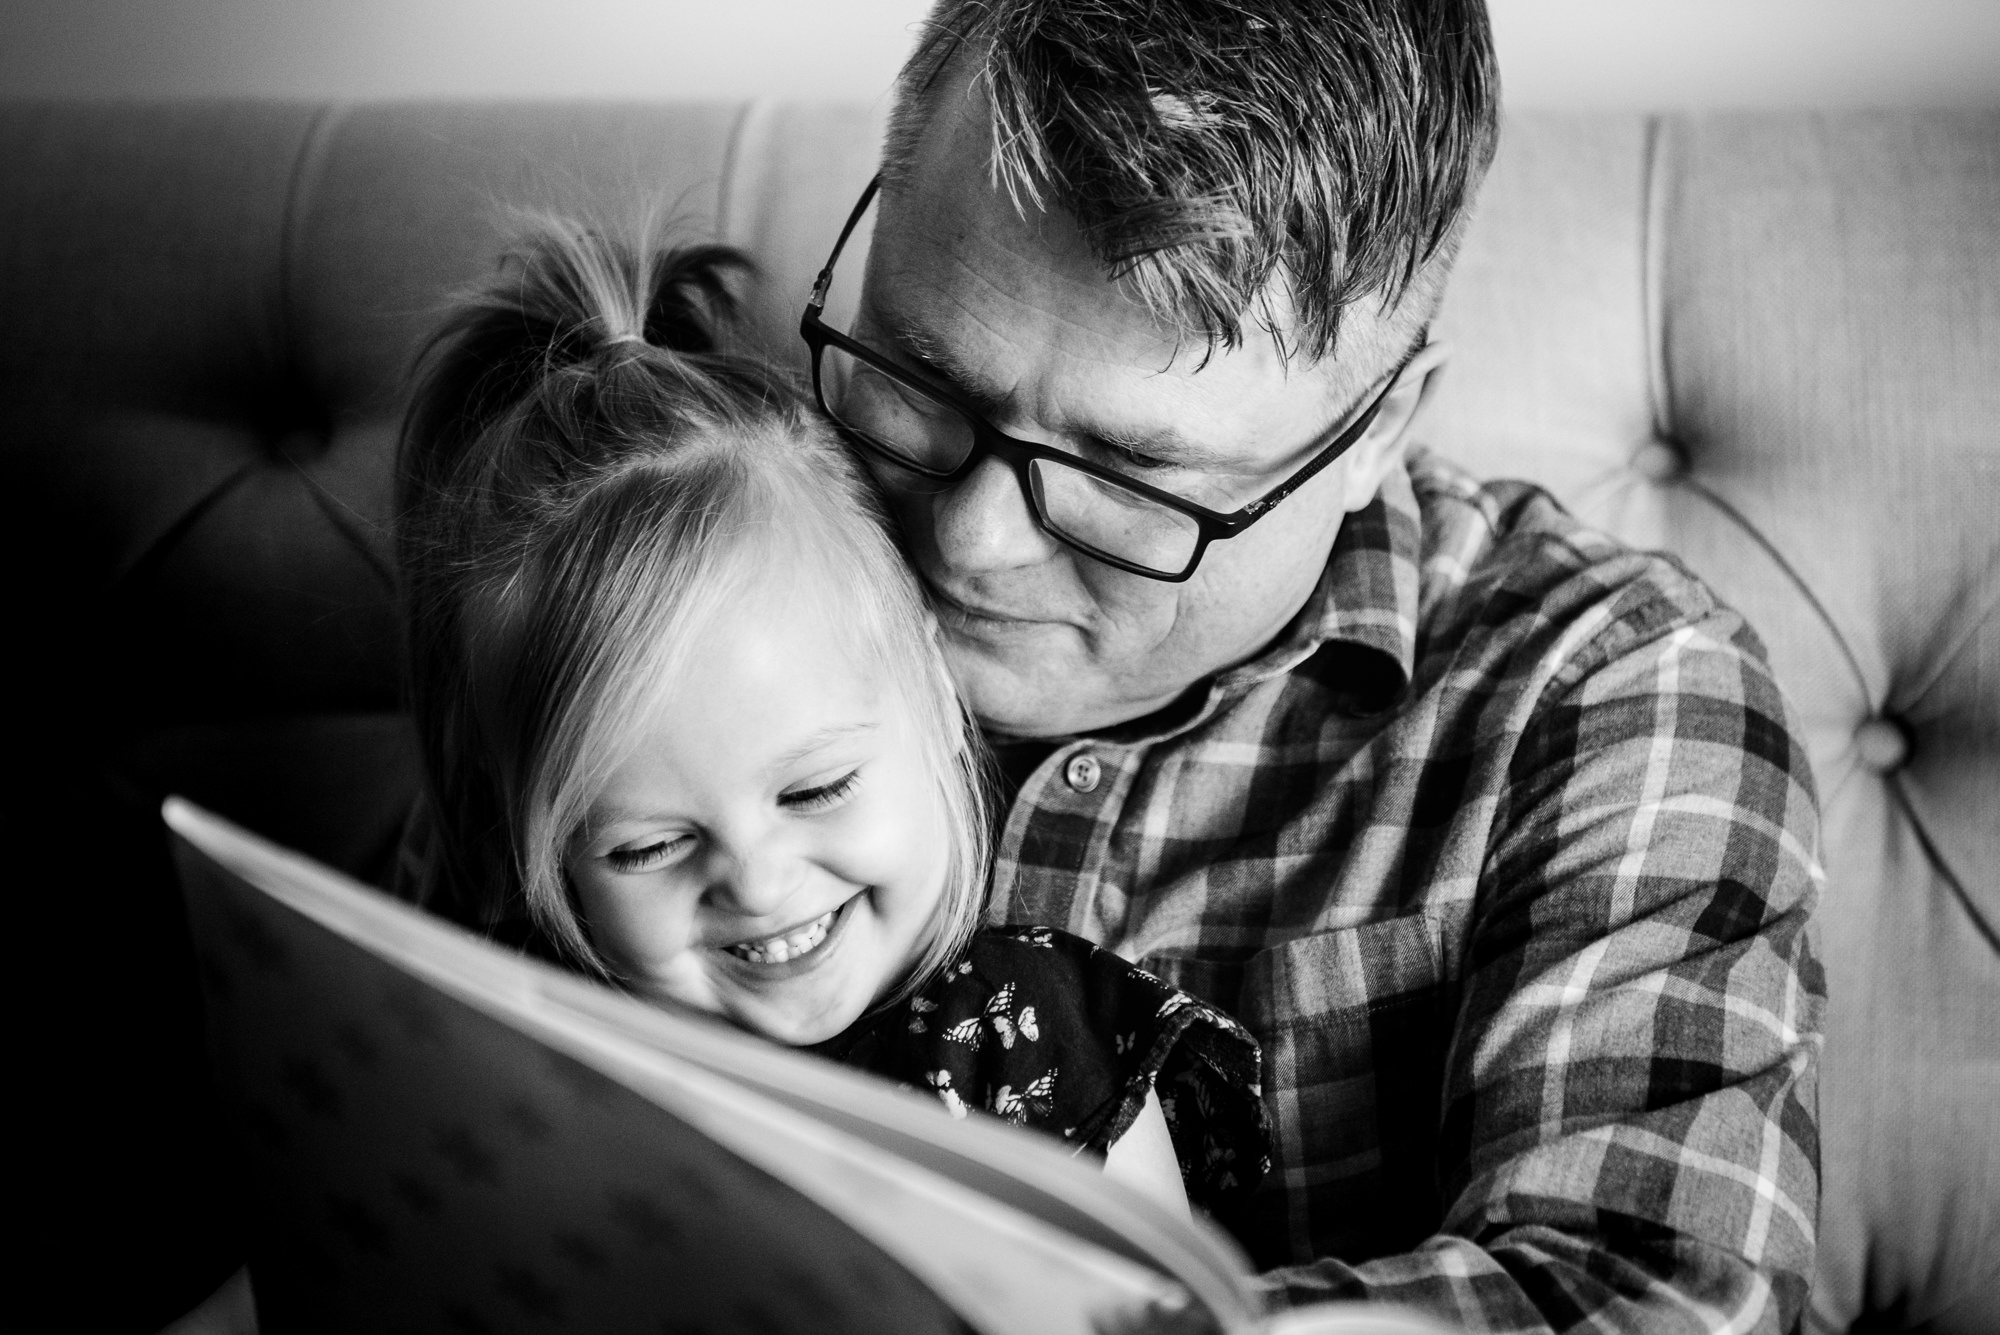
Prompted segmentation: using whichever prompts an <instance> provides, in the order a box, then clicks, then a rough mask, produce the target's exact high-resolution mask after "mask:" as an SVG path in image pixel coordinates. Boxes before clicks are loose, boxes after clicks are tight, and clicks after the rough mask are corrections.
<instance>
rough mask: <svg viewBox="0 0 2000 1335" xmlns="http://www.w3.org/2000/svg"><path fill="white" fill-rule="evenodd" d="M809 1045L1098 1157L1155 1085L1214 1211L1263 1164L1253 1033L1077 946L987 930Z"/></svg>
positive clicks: (956, 1111) (1194, 1192)
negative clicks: (893, 999) (905, 994)
mask: <svg viewBox="0 0 2000 1335" xmlns="http://www.w3.org/2000/svg"><path fill="white" fill-rule="evenodd" d="M818 1051H820V1052H821V1053H822V1054H823V1055H825V1056H828V1057H832V1058H834V1059H835V1060H839V1061H843V1062H847V1063H848V1064H850V1065H854V1066H858V1067H861V1068H863V1069H865V1070H869V1071H873V1072H875V1073H877V1074H879V1075H883V1076H887V1077H889V1078H890V1079H892V1080H896V1081H898V1082H900V1083H902V1084H904V1085H905V1086H907V1087H909V1088H911V1089H914V1090H916V1091H918V1092H920V1093H926V1094H928V1095H930V1096H932V1097H934V1098H935V1099H936V1100H937V1101H938V1103H940V1104H941V1105H942V1106H943V1107H944V1109H945V1111H946V1112H947V1113H948V1114H949V1115H950V1116H953V1117H966V1116H975V1115H976V1116H987V1115H990V1116H994V1117H998V1118H1001V1119H1002V1120H1004V1121H1007V1122H1010V1123H1013V1124H1014V1125H1016V1126H1021V1127H1025V1128H1028V1129H1029V1130H1031V1131H1038V1132H1042V1133H1045V1134H1048V1135H1051V1136H1056V1137H1061V1138H1062V1139H1063V1140H1065V1141H1066V1142H1067V1143H1068V1144H1069V1146H1070V1147H1071V1149H1072V1151H1073V1152H1077V1153H1081V1152H1084V1151H1091V1152H1095V1153H1102V1152H1103V1151H1104V1150H1105V1149H1106V1148H1107V1147H1108V1146H1109V1145H1110V1144H1111V1142H1112V1141H1113V1140H1115V1139H1116V1138H1117V1137H1118V1136H1119V1135H1120V1134H1122V1133H1123V1132H1124V1130H1125V1128H1126V1127H1127V1126H1129V1125H1130V1124H1131V1121H1132V1118H1133V1117H1134V1116H1136V1115H1137V1114H1138V1111H1139V1109H1140V1108H1141V1107H1142V1106H1143V1104H1144V1103H1145V1101H1146V1098H1147V1096H1148V1094H1151V1093H1157V1094H1158V1096H1159V1100H1160V1107H1161V1111H1162V1112H1163V1113H1165V1114H1166V1121H1167V1129H1168V1133H1169V1135H1170V1136H1171V1137H1172V1139H1173V1142H1174V1148H1175V1152H1176V1154H1177V1156H1178V1157H1179V1159H1180V1163H1181V1169H1182V1176H1183V1180H1184V1181H1185V1182H1186V1184H1187V1187H1188V1194H1189V1199H1190V1200H1192V1201H1193V1202H1194V1203H1195V1204H1196V1205H1198V1206H1201V1207H1202V1208H1203V1209H1205V1210H1208V1211H1209V1212H1210V1213H1212V1214H1214V1215H1216V1216H1217V1217H1218V1218H1219V1219H1223V1220H1225V1222H1226V1220H1227V1218H1228V1217H1229V1215H1230V1214H1231V1213H1232V1212H1233V1203H1240V1202H1247V1200H1248V1197H1249V1193H1250V1191H1251V1190H1252V1189H1253V1188H1254V1187H1255V1186H1256V1184H1257V1182H1258V1181H1259V1180H1260V1179H1261V1178H1262V1177H1263V1175H1264V1173H1265V1172H1266V1171H1267V1169H1268V1164H1269V1159H1268V1133H1267V1130H1266V1124H1265V1119H1264V1107H1263V1102H1262V1100H1261V1098H1260V1097H1259V1072H1258V1061H1259V1058H1258V1054H1257V1045H1256V1042H1255V1040H1253V1039H1252V1038H1251V1037H1250V1036H1249V1034H1248V1033H1247V1032H1245V1031H1244V1030H1243V1029H1242V1028H1241V1027H1240V1026H1239V1025H1237V1024H1236V1022H1235V1021H1234V1020H1231V1019H1230V1018H1229V1017H1228V1016H1226V1015H1224V1014H1223V1013H1222V1012H1221V1011H1218V1010H1216V1009H1215V1008H1214V1007H1212V1006H1210V1005H1208V1004H1207V1003H1206V1002H1203V1001H1201V1000H1199V999H1198V998H1196V997H1194V996H1191V995H1189V994H1188V993H1186V992H1182V991H1180V990H1178V989H1176V988H1174V987H1171V986H1170V985H1168V984H1167V983H1165V982H1162V981H1161V980H1160V979H1159V978H1158V977H1156V976H1154V975H1153V974H1151V973H1148V972H1146V971H1145V970H1143V969H1139V968H1135V967H1134V966H1133V965H1131V964H1129V963H1127V962H1126V961H1124V960H1122V959H1119V958H1118V957H1117V956H1116V955H1112V954H1110V953H1109V952H1107V951H1103V950H1100V949H1098V948H1097V947H1096V946H1094V945H1092V944H1091V943H1090V942H1088V941H1085V940H1082V939H1081V938H1079V937H1075V936H1071V935H1070V934H1068V933H1066V932H1061V931H1057V930H1054V929H1052V928H1047V927H1013V928H987V929H985V930H983V931H981V932H979V933H978V934H977V935H975V936H974V937H973V940H972V943H971V945H970V946H969V947H968V948H967V951H966V953H965V954H964V955H963V956H962V957H961V958H959V959H958V960H955V961H953V962H952V963H951V964H950V965H948V966H946V967H945V968H944V969H943V970H941V971H940V973H939V975H938V976H937V977H935V978H934V979H933V980H932V981H931V982H930V983H929V984H928V985H926V986H924V987H922V988H920V989H919V990H918V991H917V993H916V994H915V995H913V996H912V997H910V999H909V1000H908V1001H907V1002H905V1003H904V1004H902V1005H900V1006H897V1007H894V1008H892V1009H890V1010H887V1011H884V1012H881V1013H878V1014H876V1015H873V1016H869V1017H865V1018H864V1019H862V1020H861V1021H860V1022H858V1023H857V1024H856V1025H855V1026H854V1027H853V1028H851V1029H849V1030H848V1031H847V1032H846V1033H844V1034H842V1035H840V1036H839V1037H837V1038H835V1039H833V1040H831V1041H829V1042H827V1043H824V1044H820V1045H819V1047H818Z"/></svg>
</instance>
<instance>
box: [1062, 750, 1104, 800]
mask: <svg viewBox="0 0 2000 1335" xmlns="http://www.w3.org/2000/svg"><path fill="white" fill-rule="evenodd" d="M1103 778H1104V767H1103V766H1102V765H1100V764H1098V763H1097V757H1096V756H1093V755H1090V754H1089V753H1087V752H1086V753H1084V754H1081V755H1074V756H1071V757H1070V758H1069V764H1067V765H1065V766H1063V782H1065V783H1067V784H1068V785H1069V786H1070V787H1072V788H1074V789H1075V790H1076V791H1077V792H1079V793H1088V792H1091V791H1093V790H1095V789H1096V787H1097V785H1098V782H1099V781H1100V780H1102V779H1103Z"/></svg>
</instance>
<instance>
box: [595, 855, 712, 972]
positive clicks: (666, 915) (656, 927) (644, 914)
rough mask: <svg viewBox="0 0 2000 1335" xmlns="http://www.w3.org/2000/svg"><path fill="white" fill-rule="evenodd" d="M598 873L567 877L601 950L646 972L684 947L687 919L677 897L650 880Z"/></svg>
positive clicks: (655, 967)
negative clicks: (612, 878)
mask: <svg viewBox="0 0 2000 1335" xmlns="http://www.w3.org/2000/svg"><path fill="white" fill-rule="evenodd" d="M602 875H603V874H602V873H598V874H597V875H596V876H591V877H589V878H588V879H585V878H577V879H575V880H573V881H572V884H574V885H576V886H577V888H578V891H579V894H578V898H579V899H580V900H581V901H582V908H583V918H584V924H583V925H584V931H585V932H586V933H587V934H588V935H589V937H590V943H591V945H593V946H595V947H596V948H597V950H598V952H599V953H600V954H602V955H604V956H605V957H607V958H609V959H612V960H615V961H616V962H617V963H619V964H621V965H623V966H625V967H627V968H632V969H638V970H640V971H643V972H649V973H650V972H654V971H657V970H659V969H661V968H663V967H665V966H666V965H668V964H669V963H671V962H672V961H673V959H674V958H676V957H677V956H679V955H681V954H683V953H685V951H686V950H687V944H688V940H689V936H690V932H691V930H692V923H691V921H690V920H689V918H688V914H687V912H686V906H685V905H684V904H682V903H681V902H680V900H681V898H682V897H680V896H676V895H674V894H673V893H672V892H671V891H670V890H668V889H666V888H664V887H660V886H655V885H653V884H651V883H650V880H641V878H636V877H635V878H629V880H627V879H626V878H621V882H622V883H612V882H609V881H608V878H602ZM601 878H602V879H601Z"/></svg>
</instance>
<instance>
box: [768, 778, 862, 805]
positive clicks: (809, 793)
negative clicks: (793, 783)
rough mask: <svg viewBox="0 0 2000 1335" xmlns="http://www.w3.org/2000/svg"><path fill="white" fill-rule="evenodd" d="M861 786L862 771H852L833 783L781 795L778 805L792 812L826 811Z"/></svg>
mask: <svg viewBox="0 0 2000 1335" xmlns="http://www.w3.org/2000/svg"><path fill="white" fill-rule="evenodd" d="M860 784H861V771H860V770H859V769H851V770H849V771H847V773H845V774H843V775H841V776H840V777H839V778H837V779H835V780H833V781H832V782H831V783H822V784H815V785H813V786H812V787H809V788H794V789H791V790H789V791H787V792H783V793H780V794H779V795H778V805H780V806H782V807H786V808H788V809H790V810H792V811H801V812H814V811H825V810H828V809H829V808H832V807H836V806H839V805H840V804H841V803H842V802H845V801H846V800H847V799H848V798H849V797H851V796H852V795H853V793H854V790H855V789H856V788H857V787H859V786H860Z"/></svg>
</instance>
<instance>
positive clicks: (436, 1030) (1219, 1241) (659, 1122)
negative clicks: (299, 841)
mask: <svg viewBox="0 0 2000 1335" xmlns="http://www.w3.org/2000/svg"><path fill="white" fill-rule="evenodd" d="M165 816H166V820H167V823H168V825H169V826H170V827H172V829H173V831H174V833H175V834H176V835H177V836H178V837H177V839H176V841H175V842H176V848H175V855H176V858H177V860H178V862H179V866H180V872H181V880H182V885H183V887H184V889H185V893H186V896H187V901H188V912H189V919H190V922H191V925H192V928H193V932H194V940H195V946H196V951H197V954H198V956H199V958H200V961H201V970H202V977H203V987H204V990H205V993H206V996H207V1000H208V1015H209V1033H210V1043H211V1048H212V1050H213V1052H214V1057H215V1062H216V1068H217V1072H218V1076H219V1079H220V1083H221V1085H222V1089H223V1094H224V1098H225V1100H226V1101H227V1102H228V1103H229V1104H230V1105H231V1107H232V1108H233V1110H234V1112H235V1114H236V1116H237V1119H238V1123H239V1126H240V1129H241V1133H242V1142H243V1146H244V1156H245V1159H246V1162H247V1165H248V1168H249V1172H250V1177H251V1181H252V1184H253V1186H254V1188H255V1190H256V1200H257V1203H258V1208H259V1211H260V1215H259V1217H258V1219H257V1220H256V1227H255V1229H254V1231H253V1234H252V1236H253V1245H252V1255H251V1267H252V1271H253V1273H254V1275H255V1281H256V1289H257V1295H258V1308H259V1312H260V1316H261V1319H262V1321H263V1323H264V1330H265V1331H266V1332H267V1333H268V1335H282V1333H283V1332H286V1331H291V1330H327V1331H358V1330H385V1331H391V1330H393V1331H408V1332H412V1333H413V1335H414V1333H415V1332H424V1331H439V1332H466V1333H473V1332H485V1331H491V1332H496V1333H497V1332H503V1331H518V1330H537V1331H541V1330H576V1331H589V1332H618V1331H646V1332H664V1333H667V1335H679V1333H681V1332H695V1331H703V1332H718V1333H720V1335H727V1333H730V1332H743V1333H744V1335H750V1333H752V1332H757V1333H759V1335H762V1333H763V1332H773V1333H776V1332H792V1331H798V1332H807V1331H810V1332H816V1333H817V1332H842V1331H853V1332H864V1331H866V1332H877V1331H893V1332H899V1333H901V1332H910V1333H915V1332H926V1331H963V1330H966V1329H968V1328H969V1329H971V1330H975V1331H979V1332H983V1333H984V1335H1017V1333H1027V1332H1032V1333H1033V1335H1069V1333H1070V1332H1075V1333H1076V1335H1083V1333H1084V1332H1095V1331H1104V1332H1109V1331H1124V1330H1138V1329H1147V1330H1172V1331H1177V1332H1178V1331H1189V1332H1194V1331H1222V1332H1228V1331H1235V1330H1241V1329H1244V1328H1246V1327H1248V1326H1249V1325H1250V1324H1252V1322H1253V1320H1254V1317H1255V1315H1256V1314H1257V1313H1258V1311H1259V1310H1260V1308H1259V1304H1258V1301H1257V1299H1256V1297H1255V1296H1254V1294H1253V1291H1252V1288H1251V1286H1250V1283H1249V1271H1248V1269H1247V1267H1246V1266H1245V1264H1244V1262H1243V1260H1242V1259H1241V1257H1240V1256H1239V1254H1238V1253H1237V1252H1236V1250H1235V1249H1234V1247H1233V1245H1232V1244H1231V1243H1230V1242H1229V1241H1228V1239H1227V1238H1226V1237H1225V1236H1224V1235H1222V1234H1221V1233H1220V1232H1219V1231H1217V1230H1215V1229H1213V1228H1210V1227H1207V1226H1205V1225H1203V1224H1202V1223H1200V1222H1193V1223H1191V1222H1189V1221H1188V1220H1185V1219H1182V1218H1179V1217H1177V1216H1175V1215H1174V1214H1172V1213H1170V1212H1168V1211H1166V1210H1164V1209H1162V1208H1161V1207H1159V1206H1157V1205H1155V1204H1153V1203H1152V1202H1151V1201H1149V1200H1147V1199H1145V1198H1144V1197H1142V1196H1140V1195H1138V1194H1137V1193H1135V1192H1132V1191H1130V1190H1128V1189H1125V1188H1123V1187H1121V1186H1120V1185H1119V1184H1117V1183H1115V1182H1110V1181H1107V1180H1105V1178H1104V1177H1103V1176H1102V1175H1101V1174H1100V1173H1099V1172H1098V1170H1097V1165H1096V1163H1095V1162H1094V1161H1078V1160H1075V1159H1072V1158H1070V1157H1069V1155H1068V1154H1067V1153H1066V1152H1065V1151H1064V1150H1063V1148H1062V1147H1061V1146H1060V1145H1059V1144H1058V1143H1056V1142H1054V1141H1051V1140H1045V1139H1043V1138H1040V1137H1037V1136H1035V1135H1033V1134H1031V1133H1028V1132H1024V1131H1020V1130H1017V1129H1015V1128H1013V1127H1010V1126H1007V1125H1004V1124H1003V1123H1001V1122H999V1121H997V1120H992V1119H982V1118H970V1119H967V1120H964V1121H957V1120H954V1119H952V1118H951V1117H949V1116H946V1115H945V1114H944V1112H943V1110H942V1109H941V1108H940V1107H939V1106H938V1105H936V1104H935V1103H934V1102H933V1101H932V1100H930V1099H929V1098H928V1097H927V1096H923V1095H919V1094H915V1093H911V1092H906V1091H902V1090H898V1089H896V1088H893V1087H892V1086H890V1085H889V1084H888V1083H886V1082H884V1081H880V1080H877V1079H875V1078H873V1077H871V1076H867V1075H863V1074H860V1073H857V1072H854V1071H849V1070H846V1069H844V1068H841V1067H838V1066H835V1065H833V1064H831V1063H828V1062H825V1061H822V1060H820V1059H818V1058H815V1057H811V1056H808V1055H805V1054H802V1053H798V1052H794V1051H791V1050H789V1049H786V1048H782V1047H780V1046H777V1045H775V1044H772V1043H769V1042H766V1041H764V1040H762V1039H759V1038H756V1037H754V1036H751V1035H748V1034H745V1033H742V1032H740V1031H738V1030H735V1029H732V1028H729V1027H727V1026H725V1025H723V1024H721V1023H719V1022H717V1021H714V1020H712V1019H709V1018H707V1017H705V1016H701V1015H698V1014H695V1013H692V1012H679V1011H670V1010H665V1009H661V1008H659V1007H656V1006H652V1005H648V1004H644V1003H641V1002H639V1001H636V1000H634V999H632V998H630V997H627V996H625V995H623V994H621V993H618V992H616V991H614V990H612V989H610V988H607V987H604V986H601V985H598V984H595V983H593V982H591V981H589V980H587V979H584V978H581V977H577V976H574V975H571V974H567V973H564V972H562V971H560V970H557V969H553V968H550V967H548V966H546V965H544V964H541V963H539V962H537V961H534V960H531V959H526V958H523V957H520V956H518V955H515V954H512V953H510V952H508V951H506V950H503V949H500V948H498V947H496V946H494V945H492V944H491V943H489V942H486V941H484V940H481V939H480V938H478V937H476V936H473V935H471V934H469V933H466V932H464V931H461V930H459V929H458V928H456V927H453V926H451V925H450V924H447V923H445V922H442V921H440V920H438V919H436V918H433V917H431V916H430V915H427V914H425V913H423V912H421V911H420V910H417V909H414V908H412V907H410V906H408V905H405V904H402V903H400V902H397V901H395V900H393V899H390V898H388V897H386V896H384V895H382V894H380V893H378V892H376V891H373V890H370V889H367V888H365V887H363V886H361V885H359V884H357V883H355V882H353V881H351V880H348V879H346V878H345V877H342V876H340V875H338V874H336V873H334V872H332V871H329V870H328V869H326V868H324V867H321V866H319V865H317V864H315V863H313V862H311V861H309V860H307V859H305V858H303V857H300V856H298V855H297V854H294V853H290V852H287V851H285V850H283V849H280V848H278V847H275V846H273V845H271V844H269V843H266V842H265V841H263V840H260V839H258V838H256V837H255V836H253V835H250V834H248V833H246V832H244V831H242V830H239V829H237V828H235V827H234V826H231V825H229V824H228V823H226V822H224V821H222V820H220V819H218V818H216V817H214V816H212V815H210V814H208V813H206V812H203V811H201V810H200V809H198V808H196V807H193V806H191V805H189V804H187V803H185V802H182V801H180V800H178V799H171V800H169V801H168V802H167V804H166V808H165Z"/></svg>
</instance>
